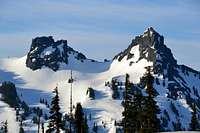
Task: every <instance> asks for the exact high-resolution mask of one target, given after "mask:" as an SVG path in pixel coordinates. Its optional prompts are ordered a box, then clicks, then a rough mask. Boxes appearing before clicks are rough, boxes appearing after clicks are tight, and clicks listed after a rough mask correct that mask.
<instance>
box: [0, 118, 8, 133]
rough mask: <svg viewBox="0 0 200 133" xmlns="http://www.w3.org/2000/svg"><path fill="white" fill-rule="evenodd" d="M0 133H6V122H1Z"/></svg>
mask: <svg viewBox="0 0 200 133" xmlns="http://www.w3.org/2000/svg"><path fill="white" fill-rule="evenodd" d="M0 132H1V133H8V121H7V120H6V121H5V122H2V126H1V127H0Z"/></svg>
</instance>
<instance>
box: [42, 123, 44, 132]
mask: <svg viewBox="0 0 200 133" xmlns="http://www.w3.org/2000/svg"><path fill="white" fill-rule="evenodd" d="M42 133H44V122H42Z"/></svg>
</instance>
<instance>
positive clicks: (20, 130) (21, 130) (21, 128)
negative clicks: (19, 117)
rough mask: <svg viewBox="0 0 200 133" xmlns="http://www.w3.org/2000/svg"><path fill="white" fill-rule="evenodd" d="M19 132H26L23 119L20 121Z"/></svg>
mask: <svg viewBox="0 0 200 133" xmlns="http://www.w3.org/2000/svg"><path fill="white" fill-rule="evenodd" d="M19 133H24V128H23V123H22V121H21V122H20V128H19Z"/></svg>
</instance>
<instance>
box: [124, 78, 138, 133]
mask: <svg viewBox="0 0 200 133" xmlns="http://www.w3.org/2000/svg"><path fill="white" fill-rule="evenodd" d="M130 91H131V84H130V81H129V75H128V74H126V81H125V94H124V102H123V105H124V111H123V116H124V118H123V128H124V133H128V132H131V131H133V129H134V127H135V126H134V125H135V121H134V120H133V119H132V118H133V117H132V116H133V115H134V112H132V111H133V110H134V108H133V99H132V97H131V96H130Z"/></svg>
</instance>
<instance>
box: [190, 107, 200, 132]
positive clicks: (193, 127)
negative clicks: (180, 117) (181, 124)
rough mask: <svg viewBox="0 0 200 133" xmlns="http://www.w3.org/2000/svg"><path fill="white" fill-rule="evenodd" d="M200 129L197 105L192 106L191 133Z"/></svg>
mask: <svg viewBox="0 0 200 133" xmlns="http://www.w3.org/2000/svg"><path fill="white" fill-rule="evenodd" d="M198 128H199V122H198V119H197V110H196V104H193V105H192V118H191V122H190V130H191V131H197V130H198Z"/></svg>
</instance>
